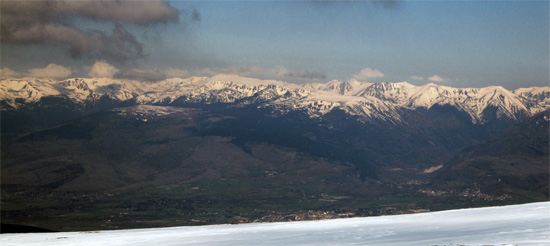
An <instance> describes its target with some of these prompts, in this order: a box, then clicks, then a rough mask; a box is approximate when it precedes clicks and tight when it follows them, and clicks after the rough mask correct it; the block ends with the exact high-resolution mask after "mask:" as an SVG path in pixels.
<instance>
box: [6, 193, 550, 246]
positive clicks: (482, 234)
mask: <svg viewBox="0 0 550 246" xmlns="http://www.w3.org/2000/svg"><path fill="white" fill-rule="evenodd" d="M0 244H2V245H3V246H9V245H29V246H31V245H430V246H432V245H439V246H443V245H449V246H450V245H494V246H497V245H498V246H501V245H518V246H526V245H550V202H540V203H530V204H523V205H511V206H503V207H487V208H475V209H461V210H449V211H442V212H432V213H419V214H407V215H394V216H380V217H367V218H350V219H335V220H323V221H302V222H282V223H251V224H239V225H208V226H185V227H170V228H157V229H133V230H114V231H92V232H60V233H29V234H3V235H0Z"/></svg>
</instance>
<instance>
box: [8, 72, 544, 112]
mask: <svg viewBox="0 0 550 246" xmlns="http://www.w3.org/2000/svg"><path fill="white" fill-rule="evenodd" d="M104 95H106V96H108V97H110V98H112V99H115V100H118V101H127V100H135V102H137V103H139V104H158V103H164V104H165V103H172V102H174V101H175V100H177V99H180V100H182V102H195V103H199V102H202V103H213V102H216V103H235V102H237V101H240V102H241V103H248V104H250V103H257V104H260V105H258V106H259V107H270V108H272V109H273V110H282V111H284V112H288V111H289V110H297V109H300V108H303V107H311V108H310V109H308V110H306V111H308V112H311V115H312V116H313V115H322V114H325V113H327V112H328V111H330V110H332V109H334V108H340V109H343V110H345V111H347V112H349V113H350V114H357V115H361V116H364V117H367V118H372V117H375V118H376V117H377V116H378V117H387V116H388V115H394V116H396V115H397V114H395V113H394V112H389V111H392V110H395V109H396V108H399V107H405V108H409V109H416V108H426V109H430V108H431V107H432V106H433V105H436V104H437V105H450V106H453V107H455V108H457V109H458V110H460V111H463V112H466V113H467V114H469V115H470V117H471V119H472V122H474V123H478V122H483V121H484V120H485V119H484V118H485V117H487V116H486V115H485V113H484V112H485V111H486V109H487V108H488V107H493V108H495V110H496V111H495V112H496V115H497V117H507V118H511V119H513V120H518V119H519V118H518V117H523V116H525V115H527V116H529V115H533V114H535V113H537V112H540V111H542V110H544V109H548V108H550V88H549V87H534V88H523V89H517V90H515V91H514V92H510V91H508V90H506V89H505V88H503V87H502V86H491V87H485V88H453V87H449V86H443V85H438V84H433V83H429V84H426V85H422V86H416V85H412V84H410V83H408V82H399V83H389V82H381V83H374V84H371V83H363V82H359V81H356V80H350V81H338V80H332V81H329V82H328V83H326V84H320V83H314V84H306V85H298V84H290V83H286V82H282V81H277V80H262V79H256V78H247V77H242V76H239V75H235V74H220V75H216V76H212V77H190V78H186V79H179V78H172V79H167V80H163V81H159V82H155V83H145V82H139V81H133V80H119V79H108V78H73V79H66V80H62V81H55V80H49V79H36V78H25V79H2V83H1V84H0V96H1V98H2V101H3V102H4V103H6V104H8V105H10V106H12V107H14V108H17V107H18V106H21V105H23V104H26V103H32V102H38V101H39V100H41V98H43V97H51V96H65V97H68V98H69V99H71V100H73V101H75V102H85V101H93V100H98V99H99V98H101V97H102V96H104ZM243 100H244V101H243ZM325 104H326V105H330V106H328V107H325V106H315V105H325ZM358 105H363V106H360V107H361V108H362V109H361V110H359V109H358V108H357V107H358ZM364 105H370V106H368V107H366V106H364ZM361 112H362V113H361ZM373 112H375V113H373ZM395 118H396V119H397V118H399V117H397V116H396V117H395Z"/></svg>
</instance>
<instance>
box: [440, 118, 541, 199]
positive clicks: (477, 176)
mask: <svg viewBox="0 0 550 246" xmlns="http://www.w3.org/2000/svg"><path fill="white" fill-rule="evenodd" d="M549 125H550V111H549V110H546V111H543V112H540V113H538V114H536V115H535V116H533V117H531V118H529V119H527V120H524V121H522V122H521V123H519V124H517V125H514V126H512V127H511V128H509V129H508V130H506V131H503V132H501V133H500V134H499V135H498V136H496V137H495V138H494V139H493V140H491V141H489V142H487V143H485V144H480V145H476V146H473V147H470V148H467V149H465V150H463V151H461V152H460V153H459V154H457V155H456V156H455V157H454V158H452V159H451V160H450V161H448V162H447V163H445V164H444V165H443V167H442V168H441V169H440V170H438V171H436V172H435V174H436V177H435V179H434V182H435V183H436V184H437V186H439V187H445V188H447V189H449V188H450V189H457V188H458V189H464V188H469V189H471V190H472V191H474V190H477V191H478V192H482V193H486V194H499V195H511V196H515V197H516V198H519V197H521V198H522V199H525V200H526V201H528V200H530V199H534V198H535V199H546V200H547V199H548V198H549V191H550V189H549V186H548V182H549V180H550V176H549V167H550V166H549V165H550V159H549V156H550V152H549V135H550V133H549V131H548V127H549Z"/></svg>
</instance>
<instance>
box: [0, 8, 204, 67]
mask: <svg viewBox="0 0 550 246" xmlns="http://www.w3.org/2000/svg"><path fill="white" fill-rule="evenodd" d="M1 11H2V12H1V28H0V40H1V41H2V42H5V43H12V44H57V45H67V46H68V47H69V51H70V54H71V56H72V57H80V56H82V55H86V56H88V57H92V58H100V59H108V60H114V61H119V62H124V61H128V60H130V59H137V58H142V57H144V53H143V47H142V44H141V43H139V42H138V41H137V39H136V37H135V36H134V35H132V34H131V33H130V32H128V31H127V30H126V29H125V28H124V26H123V25H122V24H120V23H121V22H123V23H130V24H134V25H138V26H150V25H154V24H161V23H169V22H172V23H176V22H178V21H179V12H178V10H176V9H174V8H173V7H171V6H170V5H169V4H168V3H167V2H166V1H106V0H101V1H97V0H82V1H69V0H64V1H61V0H60V1H2V8H1ZM193 15H195V14H193ZM196 15H197V16H199V17H197V18H200V15H199V14H198V13H196ZM74 18H82V19H88V20H92V21H114V22H115V25H114V28H113V30H112V33H106V32H104V31H100V30H81V29H79V28H78V27H77V26H76V25H75V24H74ZM193 18H195V17H193Z"/></svg>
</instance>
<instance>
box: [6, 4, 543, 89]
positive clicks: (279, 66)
mask: <svg viewBox="0 0 550 246" xmlns="http://www.w3.org/2000/svg"><path fill="white" fill-rule="evenodd" d="M0 4H1V7H2V8H1V33H0V41H1V43H0V51H1V53H0V69H1V73H2V77H24V76H33V77H44V78H54V79H64V78H71V77H112V78H123V79H136V80H142V81H152V82H154V81H159V80H162V79H165V78H170V77H182V78H184V77H189V76H212V75H216V74H220V73H232V74H238V75H241V76H246V77H256V78H262V79H276V80H282V81H288V82H291V83H312V82H321V83H325V82H328V81H330V80H333V79H337V80H340V81H347V80H358V81H362V82H401V81H407V82H409V83H412V84H417V85H422V84H426V83H436V84H443V85H448V86H453V87H485V86H493V85H501V86H503V87H505V88H507V89H516V88H519V87H531V86H548V85H549V83H550V71H549V70H550V62H549V61H550V58H549V49H550V38H549V36H550V34H549V29H550V23H549V21H550V15H549V11H550V6H549V1H152V0H149V1H88V0H81V1H61V0H59V1H48V2H45V1H5V0H2V1H1V2H0Z"/></svg>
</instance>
